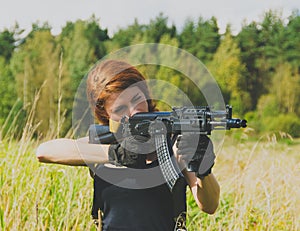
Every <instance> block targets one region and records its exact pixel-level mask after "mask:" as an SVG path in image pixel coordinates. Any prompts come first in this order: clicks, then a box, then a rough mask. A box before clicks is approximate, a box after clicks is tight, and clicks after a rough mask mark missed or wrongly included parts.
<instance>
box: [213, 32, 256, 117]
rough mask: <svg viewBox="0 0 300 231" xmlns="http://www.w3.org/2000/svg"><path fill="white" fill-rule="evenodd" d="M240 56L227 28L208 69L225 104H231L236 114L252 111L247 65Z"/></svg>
mask: <svg viewBox="0 0 300 231" xmlns="http://www.w3.org/2000/svg"><path fill="white" fill-rule="evenodd" d="M240 55H241V51H240V49H239V47H238V44H237V42H236V41H235V40H234V38H233V37H232V35H231V32H230V29H229V28H227V32H226V34H225V36H224V38H223V39H222V41H221V44H220V46H219V48H218V50H217V52H216V53H215V55H214V57H213V60H212V62H211V63H209V65H208V67H209V70H210V71H211V72H212V74H213V76H214V77H215V78H216V81H217V83H218V84H219V86H220V88H221V90H222V93H223V95H224V100H225V102H226V103H230V104H231V105H232V106H233V107H234V108H235V111H236V112H238V113H239V114H243V113H245V112H246V111H247V110H249V109H250V107H251V101H250V96H249V94H248V92H247V91H246V86H245V83H246V79H245V77H244V73H245V65H244V64H243V63H242V62H241V58H240Z"/></svg>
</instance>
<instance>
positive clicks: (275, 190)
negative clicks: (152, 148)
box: [0, 97, 300, 231]
mask: <svg viewBox="0 0 300 231" xmlns="http://www.w3.org/2000/svg"><path fill="white" fill-rule="evenodd" d="M37 100H38V97H37V98H36V101H37ZM34 110H35V107H34V106H32V111H31V112H30V113H29V116H28V118H27V123H26V126H25V128H24V130H23V134H22V137H21V138H20V139H19V140H18V141H16V140H14V139H12V138H11V137H12V134H9V133H7V134H6V136H1V143H0V169H1V173H0V229H1V230H96V228H95V227H94V225H93V222H92V219H91V216H90V210H91V205H92V193H93V188H92V179H91V178H90V176H89V173H88V170H87V168H84V167H68V166H62V165H46V164H41V163H39V162H38V161H37V159H36V157H35V149H36V148H37V146H38V144H39V143H40V142H42V141H41V140H38V139H34V138H33V134H34V131H35V129H36V128H37V126H38V125H34V124H33V118H34ZM10 130H11V131H13V130H14V129H13V128H11V129H10ZM1 134H2V130H1ZM51 134H53V133H52V132H51ZM49 136H50V135H49ZM49 136H46V137H48V138H49ZM299 153H300V144H299V143H297V141H293V142H290V143H288V142H281V141H280V140H278V139H276V136H265V137H261V139H259V140H257V141H250V140H247V139H246V140H245V139H243V140H236V139H234V138H233V136H230V137H229V136H228V137H226V139H225V142H224V146H223V148H222V150H221V151H220V152H219V153H218V156H217V161H216V164H215V166H214V170H213V171H214V174H215V175H216V177H217V179H218V181H219V183H220V186H221V199H220V206H219V208H218V210H217V212H216V213H215V214H214V215H207V214H204V213H202V212H200V211H199V209H198V208H197V207H196V205H195V203H194V202H193V200H192V198H191V194H190V193H188V229H189V230H191V231H194V230H300V215H299V211H300V154H299Z"/></svg>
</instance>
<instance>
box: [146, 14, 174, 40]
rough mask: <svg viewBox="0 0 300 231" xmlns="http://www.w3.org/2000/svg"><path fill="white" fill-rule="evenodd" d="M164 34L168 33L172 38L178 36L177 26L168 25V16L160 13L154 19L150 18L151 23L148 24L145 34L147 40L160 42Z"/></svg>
mask: <svg viewBox="0 0 300 231" xmlns="http://www.w3.org/2000/svg"><path fill="white" fill-rule="evenodd" d="M164 34H168V35H169V36H170V37H171V38H173V37H175V36H176V27H175V25H172V26H171V27H169V26H168V17H165V16H164V15H163V13H160V14H159V15H158V16H157V17H156V18H155V19H154V20H150V23H149V25H146V28H145V36H146V39H147V42H154V43H158V42H159V41H160V39H161V37H162V36H163V35H164Z"/></svg>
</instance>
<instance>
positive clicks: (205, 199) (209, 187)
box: [184, 171, 220, 214]
mask: <svg viewBox="0 0 300 231" xmlns="http://www.w3.org/2000/svg"><path fill="white" fill-rule="evenodd" d="M184 175H185V178H186V180H187V183H188V184H189V186H190V189H191V191H192V193H193V196H194V199H195V201H196V203H197V205H198V206H199V208H201V210H202V211H203V212H206V213H208V214H213V213H214V212H215V211H216V210H217V208H218V205H219V198H220V186H219V184H218V182H217V180H216V178H215V177H214V175H213V174H212V173H211V174H209V175H208V176H206V177H204V178H203V180H200V179H199V178H197V177H196V176H195V173H193V172H187V171H185V172H184Z"/></svg>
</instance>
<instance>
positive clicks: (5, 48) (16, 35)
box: [0, 24, 23, 62]
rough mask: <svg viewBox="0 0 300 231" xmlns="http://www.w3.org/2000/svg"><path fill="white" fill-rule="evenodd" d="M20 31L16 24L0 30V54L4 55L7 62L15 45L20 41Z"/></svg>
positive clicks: (21, 31)
mask: <svg viewBox="0 0 300 231" xmlns="http://www.w3.org/2000/svg"><path fill="white" fill-rule="evenodd" d="M21 33H23V30H21V29H20V28H19V25H18V24H15V26H14V27H13V29H11V30H8V29H5V30H4V31H2V32H0V56H2V57H4V59H5V61H6V62H9V60H10V58H11V56H12V54H13V52H14V49H15V48H16V46H17V45H20V44H21V43H22V39H21V38H20V35H21Z"/></svg>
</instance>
